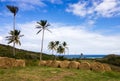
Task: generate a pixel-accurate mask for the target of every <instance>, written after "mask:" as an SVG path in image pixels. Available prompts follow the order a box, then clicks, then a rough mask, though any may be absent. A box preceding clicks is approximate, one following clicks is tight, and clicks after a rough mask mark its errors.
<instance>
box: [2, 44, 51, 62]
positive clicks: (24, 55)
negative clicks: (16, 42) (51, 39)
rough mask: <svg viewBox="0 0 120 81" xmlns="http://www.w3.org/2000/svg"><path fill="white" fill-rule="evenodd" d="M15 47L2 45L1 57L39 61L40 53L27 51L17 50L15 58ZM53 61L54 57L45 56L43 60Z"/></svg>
mask: <svg viewBox="0 0 120 81" xmlns="http://www.w3.org/2000/svg"><path fill="white" fill-rule="evenodd" d="M12 52H13V47H11V46H9V45H3V44H0V56H3V57H11V58H18V59H34V60H37V59H39V54H40V53H38V52H32V51H27V50H23V49H17V48H16V55H15V57H14V56H13V53H12ZM48 59H53V56H52V55H47V54H43V60H48Z"/></svg>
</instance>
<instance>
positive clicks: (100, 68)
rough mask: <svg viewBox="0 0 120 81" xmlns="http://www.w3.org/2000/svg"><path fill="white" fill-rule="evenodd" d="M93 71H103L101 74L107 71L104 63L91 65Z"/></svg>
mask: <svg viewBox="0 0 120 81" xmlns="http://www.w3.org/2000/svg"><path fill="white" fill-rule="evenodd" d="M91 69H92V70H93V71H98V72H99V71H101V72H104V71H105V70H104V66H103V64H102V63H99V62H93V63H92V64H91Z"/></svg>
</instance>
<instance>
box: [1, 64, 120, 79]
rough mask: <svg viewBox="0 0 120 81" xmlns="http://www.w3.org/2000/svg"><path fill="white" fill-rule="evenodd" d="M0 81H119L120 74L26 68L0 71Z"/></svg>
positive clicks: (38, 67) (50, 68) (37, 67)
mask: <svg viewBox="0 0 120 81" xmlns="http://www.w3.org/2000/svg"><path fill="white" fill-rule="evenodd" d="M0 81H120V73H118V72H93V71H89V70H77V69H61V68H52V67H40V66H29V67H28V66H27V67H25V68H10V69H0Z"/></svg>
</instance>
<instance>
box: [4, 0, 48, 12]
mask: <svg viewBox="0 0 120 81" xmlns="http://www.w3.org/2000/svg"><path fill="white" fill-rule="evenodd" d="M2 2H9V3H11V4H14V5H17V6H18V7H20V8H21V10H32V9H35V8H36V6H39V7H43V6H46V4H45V3H44V2H43V1H42V0H3V1H2Z"/></svg>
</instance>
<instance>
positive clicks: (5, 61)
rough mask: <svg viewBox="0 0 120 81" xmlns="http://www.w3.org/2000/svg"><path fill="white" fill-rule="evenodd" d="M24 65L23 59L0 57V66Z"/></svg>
mask: <svg viewBox="0 0 120 81" xmlns="http://www.w3.org/2000/svg"><path fill="white" fill-rule="evenodd" d="M12 67H25V60H16V59H14V58H8V57H0V68H12Z"/></svg>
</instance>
